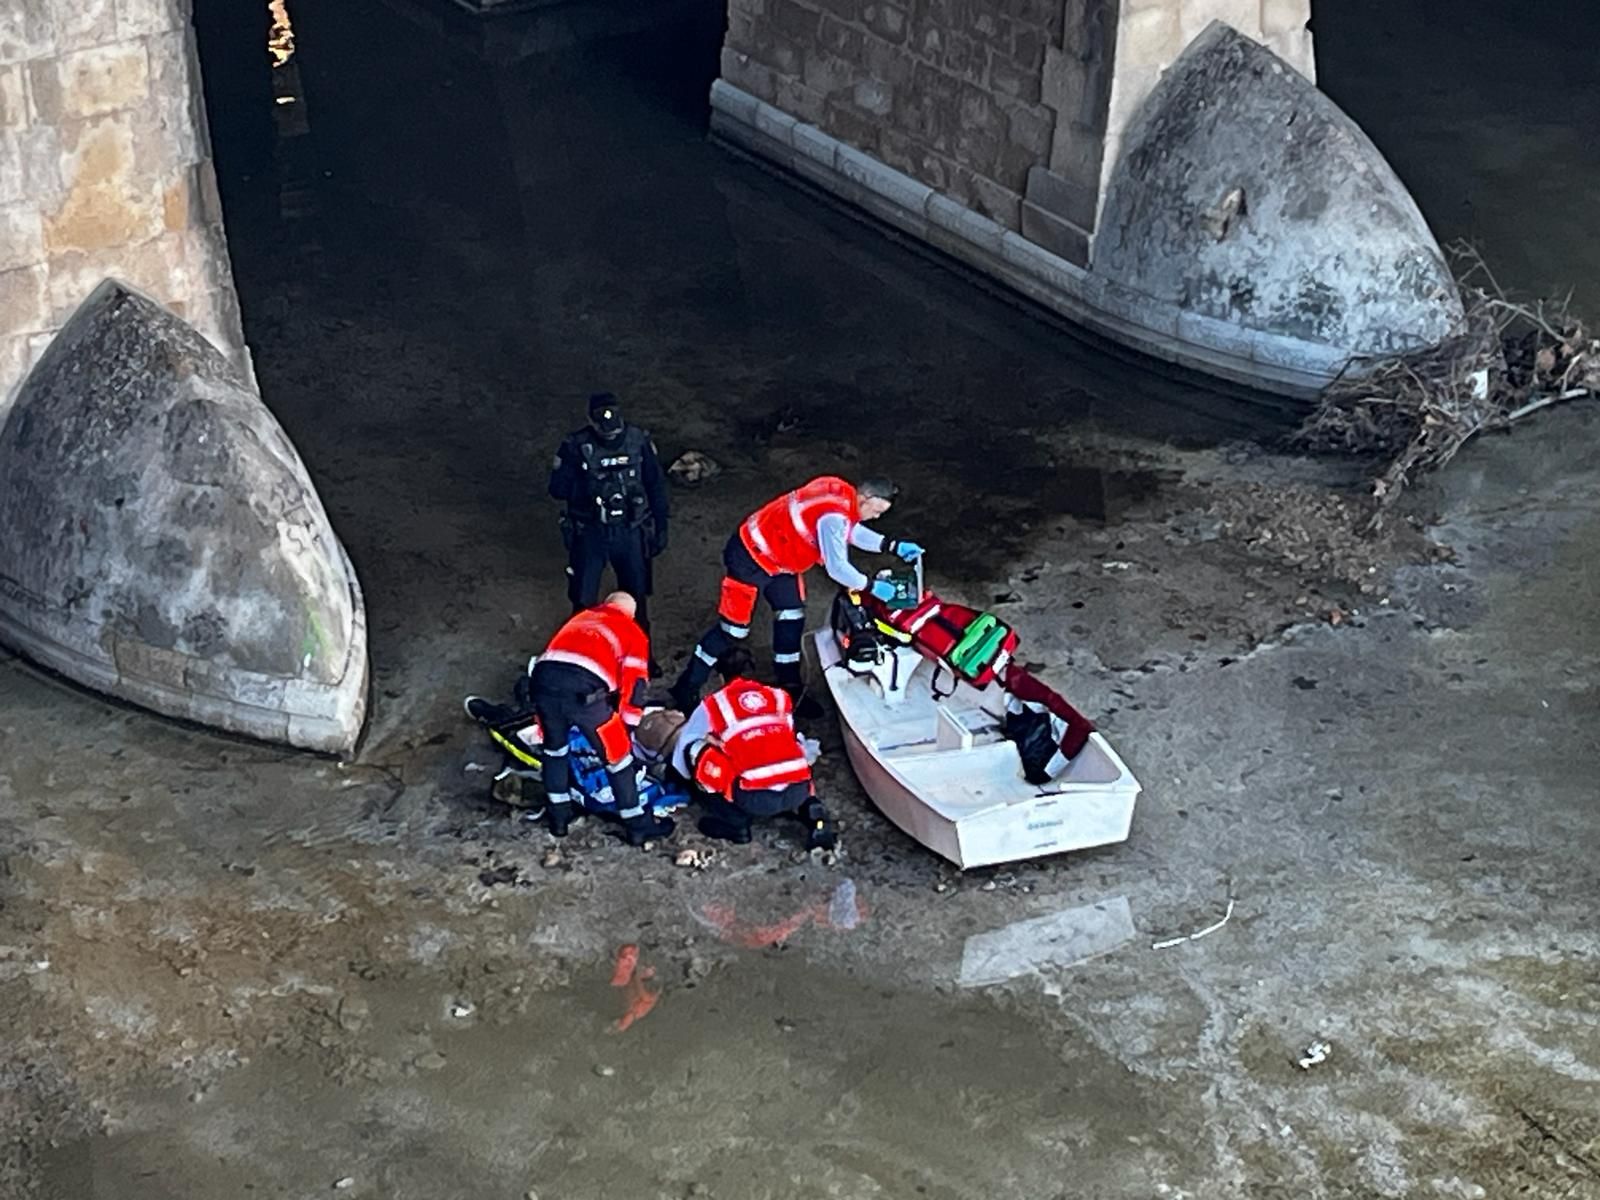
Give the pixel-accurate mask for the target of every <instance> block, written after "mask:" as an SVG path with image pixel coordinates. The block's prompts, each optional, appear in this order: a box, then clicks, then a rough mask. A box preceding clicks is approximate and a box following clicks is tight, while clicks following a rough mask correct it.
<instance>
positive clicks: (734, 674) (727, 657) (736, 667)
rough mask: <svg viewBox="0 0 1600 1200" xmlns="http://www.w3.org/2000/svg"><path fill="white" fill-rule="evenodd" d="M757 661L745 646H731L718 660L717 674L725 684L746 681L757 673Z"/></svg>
mask: <svg viewBox="0 0 1600 1200" xmlns="http://www.w3.org/2000/svg"><path fill="white" fill-rule="evenodd" d="M755 669H756V660H755V658H754V657H753V656H752V655H751V653H750V651H748V650H746V649H745V648H744V647H743V646H730V647H728V649H726V650H724V651H723V652H722V655H721V657H720V658H718V659H717V674H718V675H721V676H722V680H723V682H724V683H731V682H733V681H734V680H735V679H744V678H747V677H748V676H750V675H753V674H754V673H755Z"/></svg>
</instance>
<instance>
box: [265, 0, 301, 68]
mask: <svg viewBox="0 0 1600 1200" xmlns="http://www.w3.org/2000/svg"><path fill="white" fill-rule="evenodd" d="M267 11H268V12H269V13H271V14H272V30H271V31H270V32H269V33H268V34H267V53H268V54H270V55H272V65H273V66H274V67H281V66H283V65H284V64H285V63H287V62H288V61H289V60H290V59H291V58H293V57H294V26H293V25H292V24H290V22H289V8H288V5H287V3H286V2H285V0H268V3H267Z"/></svg>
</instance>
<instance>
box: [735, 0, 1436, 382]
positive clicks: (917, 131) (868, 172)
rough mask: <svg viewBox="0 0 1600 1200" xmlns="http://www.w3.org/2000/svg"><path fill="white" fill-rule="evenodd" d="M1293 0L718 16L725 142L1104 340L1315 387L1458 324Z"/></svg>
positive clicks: (1404, 204) (752, 7) (1396, 186)
mask: <svg viewBox="0 0 1600 1200" xmlns="http://www.w3.org/2000/svg"><path fill="white" fill-rule="evenodd" d="M1309 17H1310V6H1309V4H1308V3H1307V2H1306V0H1157V2H1155V3H1151V2H1149V0H987V2H986V0H908V2H907V3H906V4H899V3H894V2H892V0H731V7H730V9H729V14H728V31H727V39H726V42H725V45H724V48H723V52H722V63H721V67H722V76H721V78H720V79H719V80H718V81H717V83H716V85H715V86H714V88H713V91H712V106H713V115H712V128H713V130H714V132H715V133H716V134H717V136H719V137H721V138H723V139H725V140H726V141H727V142H729V143H732V144H734V145H736V146H738V147H740V148H742V149H744V150H747V151H750V152H753V153H755V154H757V155H759V156H761V157H763V158H765V159H768V160H771V161H773V162H776V163H778V164H779V165H781V166H782V167H784V168H786V169H787V170H789V171H791V172H793V173H794V174H795V175H797V176H799V177H801V178H803V179H805V180H806V181H808V182H810V183H812V184H815V185H817V186H820V187H822V188H824V189H826V190H827V191H829V192H831V193H833V194H834V195H835V196H837V197H839V198H841V199H843V200H845V201H847V202H849V203H851V204H854V205H856V206H858V207H859V208H861V209H862V210H864V211H866V212H867V213H869V214H871V215H872V216H874V217H876V218H878V219H880V220H882V221H884V222H886V223H888V224H890V225H892V226H894V227H895V228H897V229H899V230H901V231H903V232H907V233H910V234H913V235H914V236H916V237H918V238H920V239H922V240H923V241H925V242H926V243H928V244H929V245H931V246H933V247H935V248H936V249H938V250H941V251H944V252H946V253H948V254H950V255H952V256H954V257H956V258H958V259H960V260H962V261H963V262H965V263H966V264H968V265H969V266H973V267H976V268H978V269H979V270H981V271H983V272H985V273H987V274H989V275H992V276H993V277H995V278H997V279H999V280H1001V281H1002V282H1004V283H1006V284H1008V285H1010V286H1011V287H1013V288H1014V289H1015V290H1016V291H1018V292H1020V293H1021V294H1023V295H1024V296H1027V297H1028V298H1030V299H1031V300H1034V301H1036V302H1039V303H1041V304H1044V305H1046V306H1047V307H1050V308H1052V309H1055V310H1056V311H1058V312H1060V313H1061V314H1063V315H1065V316H1067V317H1069V318H1071V319H1073V320H1075V321H1077V322H1079V323H1081V324H1083V325H1086V326H1088V327H1090V328H1092V329H1094V330H1096V331H1097V332H1099V333H1102V334H1105V335H1107V336H1109V337H1111V338H1113V339H1114V340H1116V341H1119V342H1122V343H1124V344H1127V345H1130V346H1132V347H1134V348H1136V349H1139V350H1142V351H1144V352H1146V353H1149V354H1151V355H1154V356H1156V357H1159V358H1163V359H1166V360H1168V361H1171V362H1176V363H1180V364H1183V365H1185V366H1188V367H1191V368H1195V369H1197V370H1200V371H1202V372H1205V373H1207V374H1211V375H1214V376H1218V377H1221V378H1225V379H1228V380H1232V381H1235V382H1242V383H1246V384H1250V385H1254V386H1258V387H1261V388H1264V389H1267V390H1272V391H1279V392H1284V393H1288V394H1291V395H1294V394H1302V395H1304V394H1311V393H1314V392H1316V391H1317V390H1318V389H1320V388H1321V387H1322V386H1324V385H1325V384H1326V383H1327V382H1328V380H1329V379H1331V378H1332V377H1333V376H1335V375H1336V374H1338V373H1339V372H1340V371H1341V370H1343V369H1344V368H1345V367H1346V365H1347V364H1349V363H1350V362H1351V361H1352V360H1353V359H1360V358H1362V357H1365V356H1371V355H1381V354H1388V353H1392V352H1394V351H1396V350H1404V349H1409V348H1415V347H1421V346H1426V345H1431V344H1435V343H1437V342H1439V341H1441V340H1443V338H1444V337H1445V336H1447V335H1448V333H1449V332H1450V330H1451V329H1452V328H1453V326H1454V325H1455V323H1456V322H1457V321H1458V320H1459V318H1460V315H1461V309H1460V300H1459V297H1458V295H1457V293H1456V289H1455V286H1454V283H1453V281H1452V279H1451V277H1450V273H1449V270H1448V268H1447V266H1446V264H1445V262H1444V260H1443V256H1442V255H1441V254H1440V251H1439V248H1438V245H1437V243H1436V242H1435V240H1434V238H1433V235H1432V234H1431V233H1430V232H1429V230H1428V227H1427V224H1426V222H1425V221H1424V220H1423V218H1422V216H1421V214H1420V213H1419V212H1418V211H1417V208H1416V205H1415V204H1414V203H1413V202H1412V201H1411V198H1410V196H1409V195H1408V194H1407V192H1406V190H1405V187H1404V185H1403V184H1401V183H1400V181H1399V179H1398V178H1396V177H1395V175H1394V173H1393V171H1392V170H1391V169H1390V168H1389V166H1388V164H1387V163H1386V162H1385V161H1384V159H1383V157H1382V155H1381V154H1380V153H1379V152H1378V150H1377V148H1376V147H1374V146H1373V145H1372V143H1371V142H1370V141H1369V140H1368V139H1367V138H1366V136H1365V135H1364V134H1363V133H1362V132H1361V131H1360V129H1359V128H1358V127H1357V126H1356V125H1355V124H1354V122H1352V121H1350V120H1349V118H1347V117H1346V116H1344V114H1343V113H1341V112H1340V111H1339V110H1338V108H1337V107H1336V106H1335V105H1334V104H1333V103H1332V102H1331V101H1330V100H1328V98H1327V97H1325V96H1324V95H1322V94H1321V93H1320V92H1318V91H1317V90H1316V88H1315V86H1314V84H1313V83H1312V80H1313V78H1314V75H1315V62H1314V55H1313V46H1312V39H1311V34H1310V32H1309V30H1308V28H1307V22H1308V20H1309Z"/></svg>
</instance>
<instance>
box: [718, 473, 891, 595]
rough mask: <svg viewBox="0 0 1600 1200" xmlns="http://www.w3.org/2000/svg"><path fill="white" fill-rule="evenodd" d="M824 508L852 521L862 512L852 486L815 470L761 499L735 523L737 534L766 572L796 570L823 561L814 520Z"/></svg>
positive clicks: (799, 570) (816, 519) (788, 572)
mask: <svg viewBox="0 0 1600 1200" xmlns="http://www.w3.org/2000/svg"><path fill="white" fill-rule="evenodd" d="M828 513H838V514H839V515H840V516H842V517H844V519H845V520H846V521H848V522H850V524H851V525H854V524H855V523H856V521H858V520H860V518H861V504H860V499H859V497H857V495H856V489H855V487H854V486H853V485H851V484H849V483H847V482H845V481H844V480H843V479H840V478H839V477H838V476H836V475H822V476H819V477H818V478H816V479H813V480H812V481H811V482H810V483H807V484H803V485H802V486H800V487H797V488H795V490H794V491H792V492H787V493H785V494H784V495H782V496H779V497H778V498H777V499H776V500H772V501H769V502H768V503H766V504H763V505H762V506H761V507H760V508H758V509H757V510H756V511H755V512H753V513H751V514H750V516H749V517H748V518H746V520H745V522H744V524H743V525H741V526H739V540H740V541H742V542H743V543H744V548H745V549H746V550H748V551H750V557H751V558H753V559H755V560H756V565H757V566H759V567H760V568H761V569H762V570H763V571H765V572H766V573H767V574H768V575H800V574H803V573H804V572H806V571H809V570H810V569H811V568H812V567H814V566H816V565H817V564H818V563H820V562H821V561H822V550H821V549H820V547H819V546H818V543H817V522H818V521H819V520H821V519H822V518H823V517H824V516H826V515H827V514H828Z"/></svg>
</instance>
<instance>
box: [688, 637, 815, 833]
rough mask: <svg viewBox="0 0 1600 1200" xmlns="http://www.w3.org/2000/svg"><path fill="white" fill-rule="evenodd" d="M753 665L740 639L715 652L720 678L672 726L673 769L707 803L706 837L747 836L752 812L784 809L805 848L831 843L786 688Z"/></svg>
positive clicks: (768, 814)
mask: <svg viewBox="0 0 1600 1200" xmlns="http://www.w3.org/2000/svg"><path fill="white" fill-rule="evenodd" d="M753 665H754V664H753V660H752V659H751V657H750V652H749V651H748V650H746V649H745V648H744V647H743V646H735V647H733V648H732V649H731V650H729V651H727V652H726V653H725V654H723V656H722V657H721V658H720V659H718V660H717V674H718V675H720V676H721V677H722V679H723V681H724V686H723V687H722V689H721V690H720V691H716V692H712V693H711V695H709V696H707V697H706V698H705V700H704V701H702V702H701V704H700V706H699V707H698V708H696V709H695V710H694V712H693V713H691V714H690V716H689V719H688V720H687V721H685V722H684V724H683V727H682V728H681V729H679V730H678V732H677V734H676V738H677V741H676V744H675V745H674V747H673V751H672V766H673V769H674V770H676V771H677V772H678V773H679V774H680V775H682V776H684V777H685V778H686V779H689V780H691V781H693V783H694V784H695V786H696V789H697V790H698V792H699V794H700V798H701V800H702V801H703V802H704V803H705V805H706V808H707V811H706V814H705V816H703V817H701V818H700V822H699V826H700V832H701V833H703V834H705V835H706V836H707V837H711V838H720V839H722V840H724V841H729V842H748V841H749V840H750V823H751V821H752V820H755V819H758V818H762V817H772V816H777V815H778V814H779V813H787V814H789V815H791V816H794V817H797V818H798V819H799V820H800V821H802V822H803V823H804V824H805V826H806V830H807V836H806V849H808V850H809V849H812V848H814V847H821V848H823V849H825V850H826V849H831V848H832V847H833V845H834V843H835V842H836V841H837V840H838V835H837V833H836V832H835V830H834V826H833V822H832V821H830V820H829V819H828V812H827V810H826V809H825V808H823V807H822V803H821V801H819V800H818V799H817V796H816V788H815V786H814V785H813V784H812V781H811V766H810V764H808V763H807V762H806V753H805V748H804V747H803V746H802V745H801V744H800V739H799V736H798V735H797V734H796V733H795V731H794V713H793V709H792V705H791V703H790V700H789V696H788V693H786V692H783V691H780V690H779V689H777V688H772V687H767V686H766V685H765V684H761V683H757V682H756V681H755V680H754V679H752V678H751V675H752V673H753V672H752V669H751V668H752V666H753Z"/></svg>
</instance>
